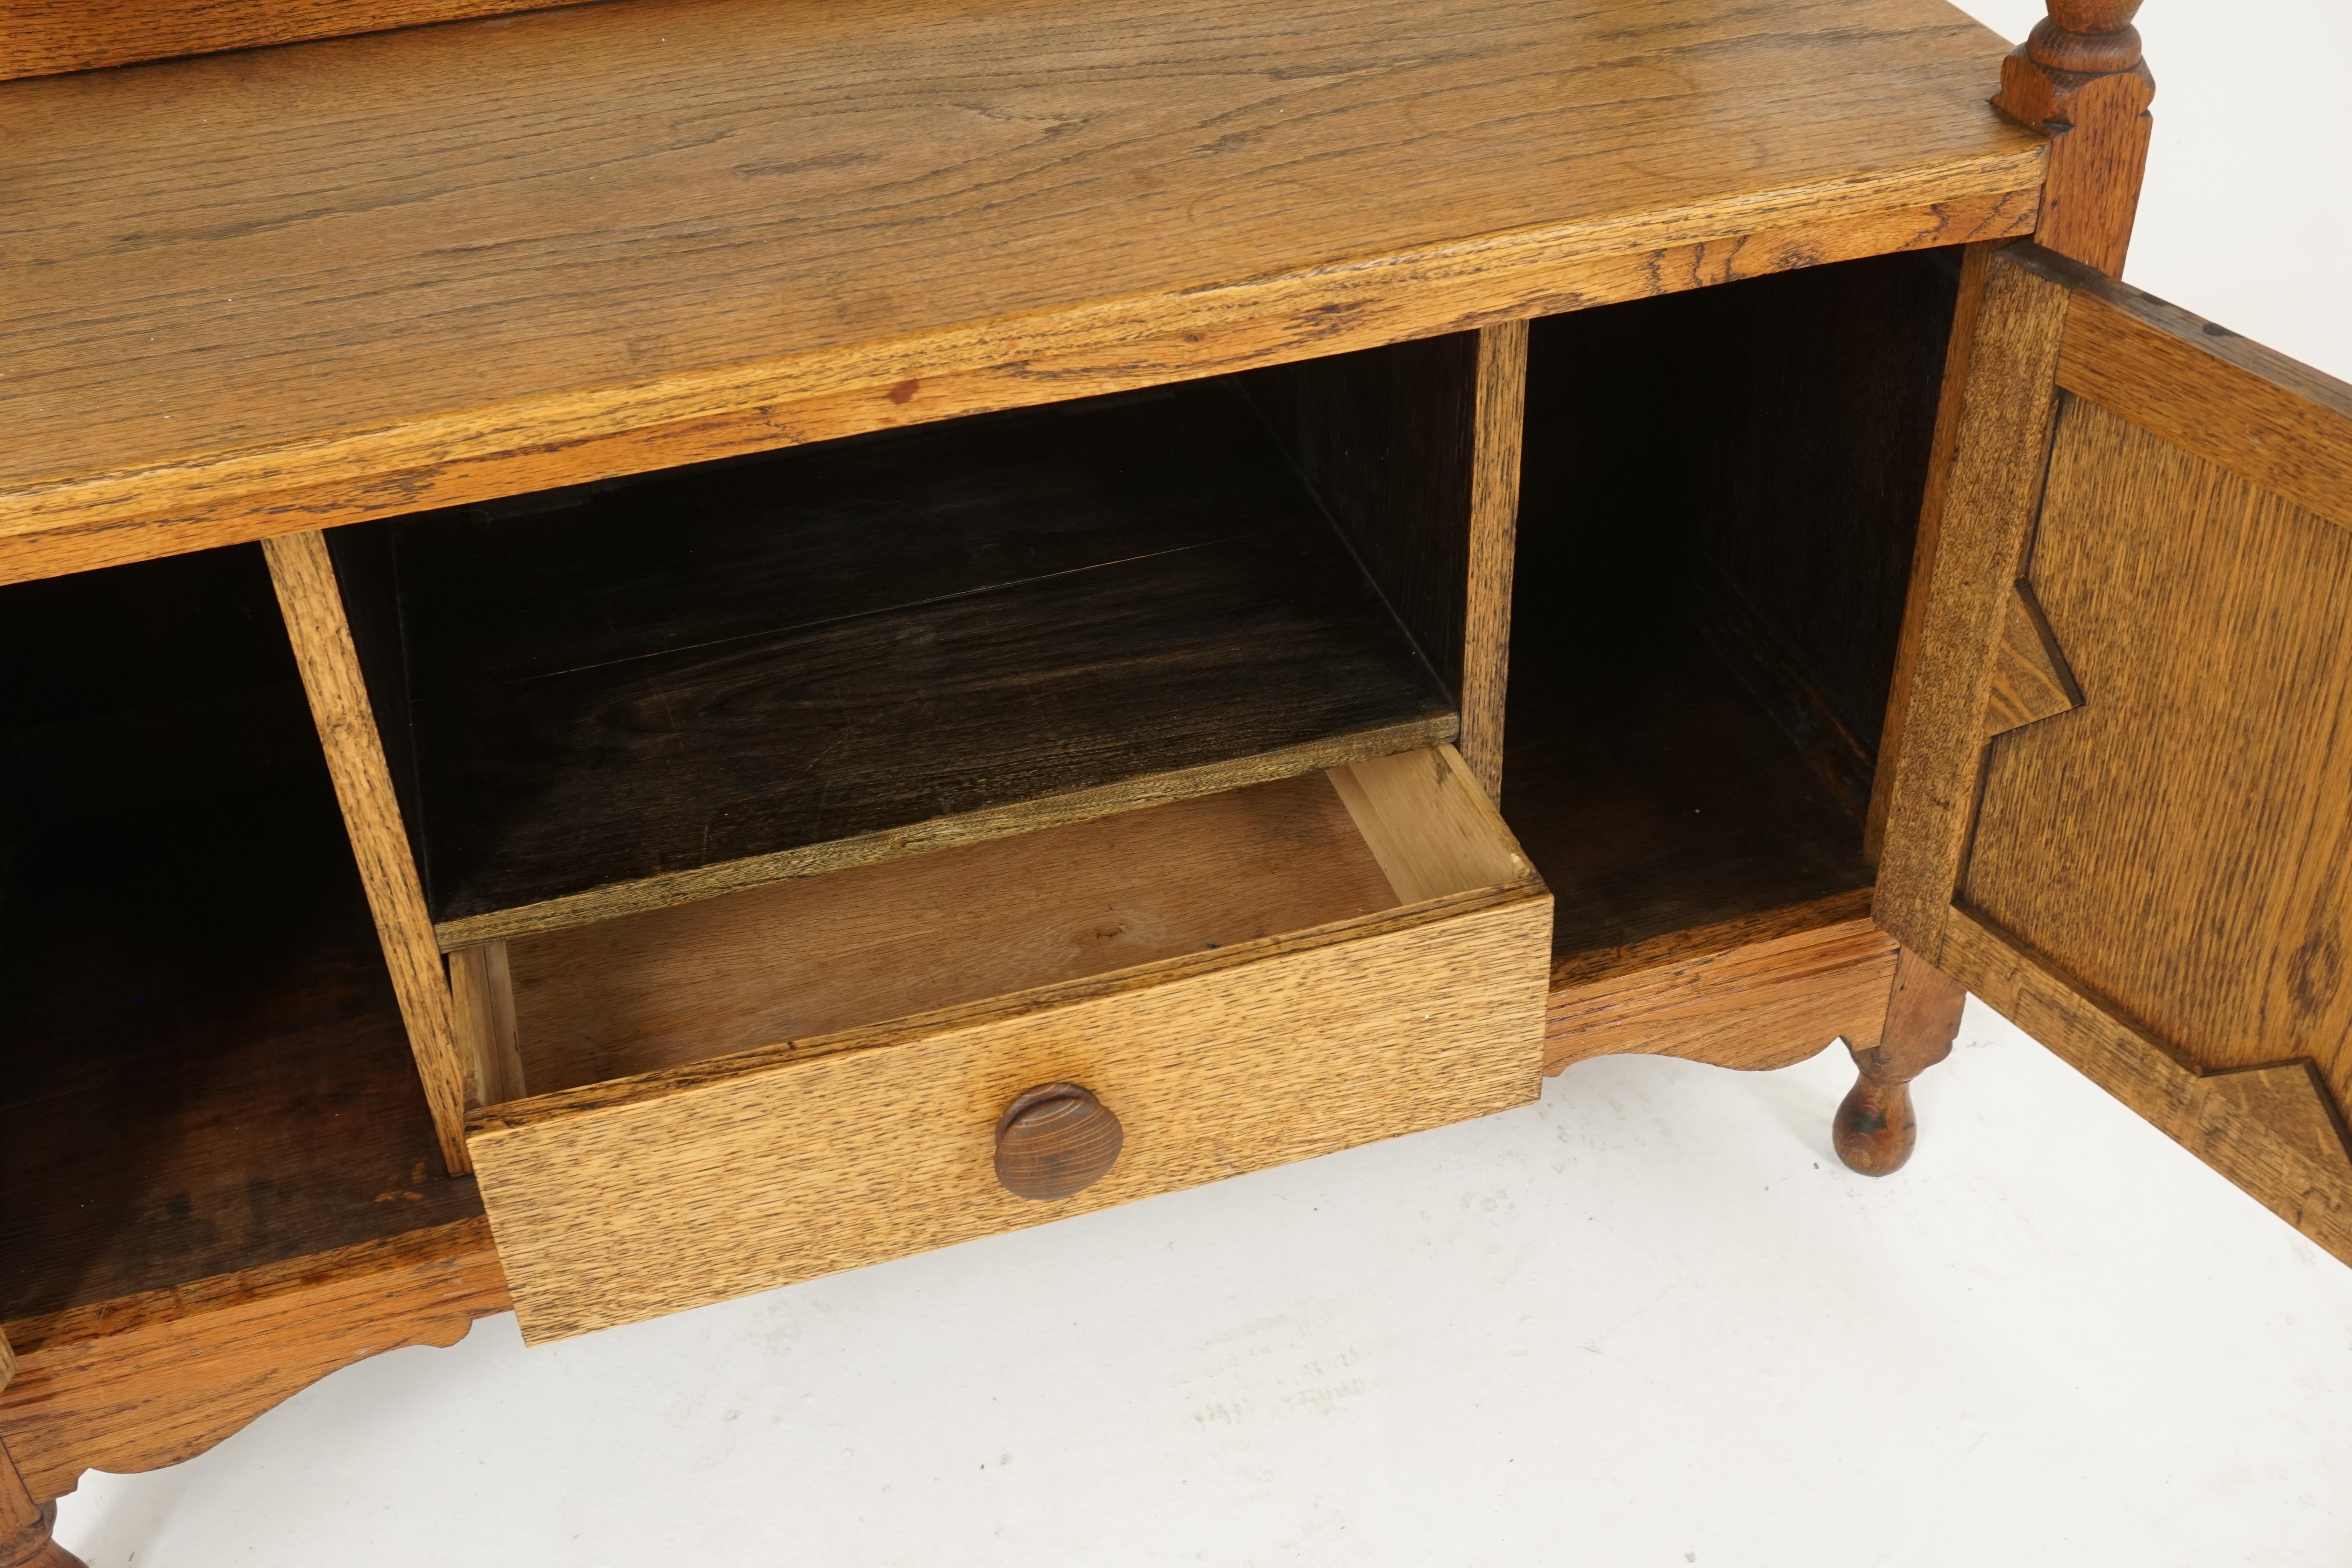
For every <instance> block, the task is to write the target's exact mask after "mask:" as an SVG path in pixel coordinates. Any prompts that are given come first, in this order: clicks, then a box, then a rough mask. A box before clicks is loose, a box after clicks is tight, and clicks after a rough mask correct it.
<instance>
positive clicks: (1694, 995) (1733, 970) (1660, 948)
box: [1544, 892, 1895, 1073]
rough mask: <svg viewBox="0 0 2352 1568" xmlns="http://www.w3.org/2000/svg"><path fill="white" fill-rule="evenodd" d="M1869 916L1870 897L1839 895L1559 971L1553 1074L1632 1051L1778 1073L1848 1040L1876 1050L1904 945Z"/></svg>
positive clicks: (1551, 1015)
mask: <svg viewBox="0 0 2352 1568" xmlns="http://www.w3.org/2000/svg"><path fill="white" fill-rule="evenodd" d="M1868 910H1869V897H1868V895H1867V893H1866V892H1857V893H1846V894H1841V895H1839V896H1837V897H1835V898H1830V899H1822V900H1816V901H1814V902H1812V903H1809V904H1801V905H1794V906H1791V907H1790V908H1789V909H1787V910H1773V911H1769V913H1768V914H1767V915H1765V916H1762V917H1750V918H1748V919H1746V920H1741V921H1727V922H1725V923H1724V924H1722V925H1719V926H1716V927H1712V928H1702V929H1701V930H1699V931H1692V932H1688V933H1680V932H1678V933H1676V934H1675V937H1674V938H1670V939H1667V942H1660V943H1650V944H1645V946H1646V948H1647V951H1646V952H1645V951H1644V949H1643V948H1635V949H1633V950H1631V951H1630V952H1626V953H1624V954H1623V956H1622V960H1621V962H1620V963H1617V964H1614V965H1612V966H1611V967H1610V968H1608V969H1606V970H1604V971H1602V972H1601V973H1599V974H1598V975H1597V976H1593V977H1590V978H1580V979H1570V980H1566V981H1565V982H1564V981H1563V978H1562V968H1555V969H1554V971H1553V977H1552V990H1551V997H1550V1001H1549V1008H1548V1013H1547V1016H1546V1020H1545V1040H1544V1071H1546V1072H1547V1073H1556V1072H1559V1070H1560V1069H1562V1068H1566V1067H1568V1066H1569V1065H1570V1063H1572V1062H1580V1061H1583V1060H1585V1059H1587V1058H1591V1057H1599V1056H1610V1055H1613V1054H1616V1053H1619V1052H1629V1051H1630V1052H1637V1053H1641V1054H1644V1055H1651V1056H1668V1057H1682V1058H1688V1059H1690V1060H1693V1061H1702V1062H1706V1063H1708V1064H1709V1065H1711V1066H1715V1067H1727V1068H1748V1069H1759V1068H1780V1067H1787V1066H1790V1064H1792V1063H1795V1062H1800V1061H1803V1060H1804V1059H1805V1058H1808V1057H1811V1056H1813V1055H1814V1054H1816V1053H1817V1052H1819V1051H1820V1050H1821V1049H1822V1047H1824V1046H1827V1045H1828V1044H1829V1043H1830V1042H1831V1041H1832V1040H1834V1039H1838V1038H1840V1037H1843V1038H1844V1039H1845V1040H1847V1041H1848V1042H1850V1043H1852V1042H1868V1041H1871V1040H1873V1039H1874V1038H1875V1037H1876V1032H1877V1027H1878V1024H1879V1022H1880V1019H1881V1016H1882V1015H1884V1013H1885V1010H1886V991H1887V986H1888V984H1889V983H1890V982H1891V981H1892V980H1893V978H1894V973H1895V940H1894V938H1892V937H1890V936H1888V935H1887V934H1886V933H1885V931H1880V930H1879V929H1878V928H1877V926H1875V925H1874V924H1873V923H1872V922H1871V920H1870V916H1869V914H1868ZM1563 967H1564V966H1563Z"/></svg>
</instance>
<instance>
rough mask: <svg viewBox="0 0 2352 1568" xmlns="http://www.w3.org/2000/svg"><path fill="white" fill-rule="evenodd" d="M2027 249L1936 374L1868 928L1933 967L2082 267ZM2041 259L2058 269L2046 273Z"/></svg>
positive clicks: (2004, 255) (1984, 296) (1971, 811)
mask: <svg viewBox="0 0 2352 1568" xmlns="http://www.w3.org/2000/svg"><path fill="white" fill-rule="evenodd" d="M2024 249H2025V247H2019V248H2018V249H2017V250H2011V251H2002V252H2000V253H1999V254H1996V255H1994V256H1992V257H1990V258H1987V259H1985V260H1984V261H1983V263H1982V265H1983V267H1984V275H1983V281H1982V285H1981V288H1980V289H1971V297H1969V298H1968V299H1966V300H1964V303H1963V309H1962V310H1961V324H1962V326H1963V327H1964V329H1965V331H1966V334H1967V335H1966V337H1965V339H1964V340H1963V341H1961V342H1958V343H1956V344H1955V346H1954V349H1953V355H1952V363H1951V366H1950V369H1949V371H1948V374H1947V378H1946V394H1945V395H1946V399H1947V404H1946V406H1947V408H1948V409H1955V407H1956V411H1954V412H1951V413H1950V414H1949V415H1948V418H1949V421H1950V427H1949V429H1948V430H1947V431H1941V432H1939V433H1938V438H1937V462H1938V465H1939V468H1938V471H1937V473H1935V474H1934V475H1933V476H1931V478H1930V479H1929V481H1928V483H1929V489H1928V494H1929V497H1930V500H1929V502H1928V508H1929V510H1927V511H1926V512H1925V513H1924V514H1923V519H1922V521H1923V528H1922V532H1921V537H1920V541H1919V556H1918V560H1917V563H1916V565H1915V566H1914V567H1913V571H1914V573H1915V574H1919V575H1921V576H1924V577H1925V578H1926V579H1927V587H1926V589H1925V590H1924V591H1915V592H1914V593H1913V595H1912V596H1911V603H1910V607H1909V610H1908V612H1907V616H1908V620H1909V624H1908V625H1906V627H1905V630H1904V642H1905V645H1906V647H1907V648H1908V649H1909V650H1910V652H1911V657H1912V662H1911V668H1910V671H1909V679H1908V681H1907V683H1906V684H1905V685H1902V686H1898V687H1897V688H1896V692H1897V701H1898V702H1900V703H1901V705H1902V707H1901V710H1900V713H1899V721H1900V726H1901V736H1900V741H1901V750H1900V751H1899V752H1897V753H1896V754H1895V756H1894V757H1893V758H1892V759H1891V762H1892V764H1893V767H1894V770H1895V777H1894V780H1893V782H1892V783H1891V784H1889V785H1888V786H1887V787H1886V789H1885V801H1886V803H1887V804H1886V809H1885V844H1884V846H1883V849H1882V853H1881V855H1880V858H1879V868H1878V883H1877V889H1878V891H1877V896H1876V898H1875V900H1874V901H1873V903H1872V906H1871V909H1872V913H1873V915H1874V917H1875V918H1876V920H1877V921H1878V923H1879V924H1880V925H1882V926H1884V927H1885V928H1886V930H1887V931H1891V932H1893V933H1894V935H1895V940H1896V941H1898V942H1902V943H1903V944H1904V945H1905V946H1906V947H1915V948H1917V949H1918V950H1919V951H1920V952H1924V953H1926V954H1927V955H1928V958H1929V961H1930V962H1933V961H1934V958H1935V955H1936V953H1937V952H1938V951H1939V950H1940V949H1941V947H1942V945H1943V927H1944V921H1945V918H1946V915H1947V913H1948V910H1949V909H1950V907H1951V893H1952V889H1953V888H1954V887H1955V886H1957V885H1958V880H1959V874H1960V863H1961V860H1962V858H1963V857H1964V856H1965V854H1966V852H1967V846H1968V836H1969V825H1970V823H1971V822H1972V820H1973V819H1974V816H1975V815H1976V803H1977V784H1978V781H1979V778H1980V777H1981V776H1982V763H1983V755H1984V739H1983V731H1984V713H1985V706H1986V703H1987V701H1988V700H1989V699H1990V693H1991V689H1992V679H1993V669H1994V666H1995V655H1996V653H1997V652H1998V650H1999V648H2000V638H2001V634H2002V631H2003V630H2004V628H2005V627H2006V626H2007V624H2008V615H2009V606H2010V602H2011V598H2012V597H2013V595H2014V594H2015V584H2016V583H2017V580H2018V577H2019V575H2020V574H2021V570H2022V567H2023V562H2024V555H2025V551H2026V546H2027V542H2028V540H2029V537H2030V535H2031V533H2032V526H2033V519H2034V516H2035V513H2036V512H2037V511H2038V510H2039V509H2040V507H2041V505H2042V479H2043V476H2044V471H2045V468H2046V460H2047V454H2048V451H2049V442H2050V434H2051V430H2052V428H2053V424H2054V422H2055V420H2056V418H2057V405H2058V390H2057V372H2058V354H2059V346H2060V344H2061V342H2063V338H2064V334H2065V329H2066V316H2067V310H2068V307H2069V303H2070V300H2071V298H2072V297H2071V296H2070V294H2069V293H2068V291H2067V283H2066V281H2065V279H2068V278H2072V277H2074V276H2077V275H2079V269H2074V270H2073V271H2068V270H2066V268H2067V266H2068V264H2066V263H2064V262H2063V260H2062V259H2061V258H2054V257H2050V256H2048V255H2047V254H2046V253H2033V254H2031V255H2027V254H2024V253H2023V252H2024ZM2051 263H2056V266H2055V268H2053V266H2052V265H2050V264H2051Z"/></svg>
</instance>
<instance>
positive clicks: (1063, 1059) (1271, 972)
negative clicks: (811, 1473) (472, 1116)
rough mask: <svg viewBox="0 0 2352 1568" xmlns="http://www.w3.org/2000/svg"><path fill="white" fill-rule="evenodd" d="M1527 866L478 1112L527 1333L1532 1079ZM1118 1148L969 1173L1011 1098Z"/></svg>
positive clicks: (784, 1278)
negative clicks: (1017, 1184)
mask: <svg viewBox="0 0 2352 1568" xmlns="http://www.w3.org/2000/svg"><path fill="white" fill-rule="evenodd" d="M1549 912H1550V910H1549V898H1548V896H1547V895H1545V894H1544V893H1543V892H1542V891H1541V890H1540V884H1537V885H1534V886H1532V887H1530V886H1528V885H1522V886H1520V887H1517V888H1512V889H1487V890H1480V891H1476V892H1472V893H1465V894H1458V895H1455V896H1454V898H1452V899H1448V900H1437V901H1433V902H1432V903H1428V904H1423V905H1420V906H1416V908H1415V910H1407V911H1400V912H1398V913H1395V914H1390V915H1385V916H1373V917H1369V918H1367V919H1364V920H1361V921H1353V922H1348V923H1345V924H1342V925H1339V926H1336V927H1328V928H1325V929H1324V930H1323V931H1318V932H1314V933H1309V934H1307V935H1303V936H1299V937H1290V938H1270V939H1267V940H1266V941H1265V942H1253V943H1247V944H1244V945H1243V946H1240V947H1237V948H1229V949H1224V950H1222V951H1220V952H1213V953H1207V954H1202V955H1198V956H1196V957H1194V958H1192V959H1185V960H1175V961H1171V962H1170V963H1167V964H1165V965H1160V966H1154V967H1152V968H1150V969H1146V970H1143V971H1130V972H1128V973H1125V974H1123V975H1118V976H1113V977H1110V978H1108V979H1099V980H1087V981H1080V982H1076V983H1074V984H1069V985H1065V986H1056V987H1049V988H1046V989H1045V990H1043V991H1040V992H1033V993H1029V994H1025V995H1024V996H1021V997H1019V998H1014V999H1011V1000H1008V1001H1003V1002H994V1003H984V1004H981V1005H976V1006H973V1007H970V1008H964V1009H960V1010H953V1011H950V1012H949V1013H947V1014H945V1015H933V1016H929V1017H927V1018H922V1019H917V1020H910V1021H908V1022H906V1023H902V1024H898V1025H894V1026H885V1027H881V1028H877V1029H868V1030H861V1031H852V1032H849V1033H848V1034H845V1035H842V1036H835V1037H832V1038H831V1039H830V1040H827V1041H822V1042H810V1046H811V1047H822V1048H821V1053H820V1054H814V1055H813V1056H806V1057H803V1052H802V1050H801V1049H799V1048H796V1047H778V1048H775V1049H773V1050H771V1051H765V1052H746V1053H741V1054H739V1055H737V1056H735V1057H731V1058H725V1059H724V1060H722V1061H719V1062H714V1063H708V1064H702V1065H701V1066H700V1067H698V1068H680V1069H674V1070H673V1071H672V1072H670V1073H667V1074H648V1075H645V1076H644V1077H641V1078H638V1079H623V1080H620V1081H618V1082H614V1083H610V1084H603V1085H597V1086H593V1088H591V1089H582V1090H577V1091H573V1092H572V1094H569V1095H553V1096H542V1097H539V1098H536V1099H533V1100H524V1101H521V1102H520V1103H518V1104H515V1105H510V1106H505V1107H500V1108H498V1109H497V1110H494V1111H488V1112H483V1113H481V1114H479V1115H478V1117H477V1118H476V1120H475V1121H474V1123H473V1126H472V1129H471V1135H472V1140H473V1144H474V1157H475V1165H476V1169H477V1171H478V1173H479V1174H480V1178H481V1181H482V1184H483V1198H484V1204H485V1206H486V1207H487V1208H488V1212H489V1215H490V1216H491V1226H492V1227H493V1229H494V1231H495V1232H496V1234H497V1236H498V1237H499V1256H500V1258H501V1259H502V1260H503V1262H504V1264H505V1266H506V1270H507V1275H508V1279H509V1282H510V1284H511V1285H512V1287H513V1289H514V1295H515V1308H516V1313H517V1316H518V1317H519V1318H520V1320H521V1322H522V1327H523V1334H524V1338H525V1340H526V1341H527V1342H531V1343H542V1342H547V1341H549V1340H553V1339H561V1338H563V1337H566V1336H568V1335H572V1334H576V1333H584V1332H587V1331H590V1330H592V1329H596V1328H602V1327H606V1326H610V1325H612V1324H614V1323H621V1322H628V1321H635V1320H637V1319H640V1318H646V1317H651V1316H655V1315H657V1314H660V1313H664V1312H671V1311H677V1310H683V1309H685V1308H688V1307H691V1306H697V1305H700V1304H702V1303H705V1302H709V1301H715V1300H724V1299H726V1298H728V1297H730V1296H735V1295H740V1294H742V1293H745V1292H747V1291H751V1290H758V1289H771V1288H772V1287H774V1286H777V1285H782V1284H786V1283H790V1282H792V1281H793V1280H796V1279H808V1278H811V1277H813V1276H814V1275H818V1274H824V1273H828V1272H832V1271H834V1270H837V1269H842V1268H855V1267H857V1266H859V1265H861V1264H865V1263H871V1262H877V1261H880V1260H882V1259H884V1258H895V1257H899V1256H903V1255H904V1254H907V1253H909V1252H915V1251H920V1250H924V1249H926V1248H929V1247H944V1246H948V1245H950V1244H951V1243H953V1242H957V1241H962V1240H967V1239H970V1238H972V1237H980V1236H985V1235H990V1234H992V1233H995V1232H998V1231H1003V1230H1009V1229H1013V1228H1017V1227H1020V1226H1028V1225H1034V1224H1038V1223H1041V1222H1043V1221H1045V1220H1049V1219H1055V1218H1060V1217H1063V1216H1065V1215H1071V1214H1078V1213H1085V1212H1087V1211H1089V1210H1092V1209H1096V1208H1101V1207H1107V1206H1109V1205H1114V1204H1119V1203H1126V1202H1131V1201H1133V1200H1135V1199H1137V1198H1140V1197H1146V1196H1150V1195H1151V1194H1156V1193H1161V1192H1167V1191H1171V1190H1173V1189H1175V1188H1179V1187H1185V1186H1192V1185H1196V1184H1200V1183H1202V1182H1209V1181H1215V1180H1219V1179H1222V1178H1223V1177H1225V1176H1231V1175H1238V1174H1241V1173H1244V1172H1245V1171H1252V1170H1258V1169H1263V1168H1265V1167H1267V1166H1271V1165H1276V1164H1280V1163H1286V1162H1288V1161H1292V1160H1301V1159H1306V1158H1308V1157H1310V1156H1312V1155H1315V1154H1321V1153H1328V1152H1331V1151H1333V1150H1336V1149H1342V1148H1346V1147H1349V1146H1350V1145H1351V1144H1355V1143H1361V1142H1370V1141H1372V1140H1375V1139H1381V1138H1389V1137H1394V1136H1397V1135H1399V1134H1401V1133H1404V1132H1410V1131H1420V1130H1422V1129H1423V1128H1427V1127H1434V1126H1438V1125H1442V1124H1444V1123H1446V1122H1451V1121H1461V1120H1463V1119H1465V1118H1466V1117H1471V1116H1477V1115H1483V1114H1486V1112H1489V1111H1493V1110H1503V1109H1505V1108H1507V1107H1509V1106H1512V1105H1518V1104H1524V1103H1526V1102H1527V1101H1528V1100H1533V1099H1535V1098H1536V1094H1537V1089H1538V1084H1539V1082H1540V1076H1541V1037H1542V999H1543V969H1544V950H1545V946H1546V940H1547V935H1548V930H1549ZM1055 1081H1068V1082H1077V1083H1083V1084H1085V1085H1086V1086H1087V1088H1088V1089H1092V1090H1093V1091H1094V1092H1095V1093H1097V1095H1099V1096H1100V1097H1101V1099H1102V1100H1103V1102H1104V1103H1105V1104H1107V1105H1110V1106H1112V1107H1114V1108H1116V1109H1117V1110H1118V1116H1119V1119H1120V1121H1121V1122H1122V1123H1123V1124H1124V1126H1125V1129H1126V1144H1125V1149H1124V1151H1123V1152H1122V1154H1121V1156H1120V1159H1119V1162H1118V1165H1117V1166H1115V1167H1114V1168H1113V1169H1112V1171H1111V1172H1110V1173H1109V1174H1108V1175H1107V1176H1105V1177H1104V1178H1103V1179H1102V1180H1101V1181H1099V1182H1097V1183H1096V1184H1094V1185H1092V1186H1090V1187H1088V1188H1087V1189H1086V1190H1085V1191H1084V1192H1082V1193H1080V1194H1077V1195H1076V1197H1073V1198H1070V1199H1067V1200H1066V1201H1064V1202H1062V1203H1058V1204H1039V1203H1034V1202H1032V1201H1030V1200H1025V1199H1022V1198H1017V1197H1014V1196H1013V1194H1009V1193H1006V1192H1005V1191H1004V1190H1003V1188H1002V1187H1000V1186H999V1185H998V1184H997V1182H996V1178H995V1175H994V1173H993V1172H992V1168H991V1155H992V1142H993V1130H994V1127H995V1124H996V1121H997V1118H998V1116H999V1115H1000V1114H1001V1113H1002V1111H1003V1108H1004V1107H1005V1106H1006V1105H1007V1104H1009V1103H1010V1102H1011V1101H1012V1100H1013V1098H1014V1097H1015V1096H1016V1095H1018V1094H1019V1093H1020V1092H1021V1091H1022V1090H1024V1089H1027V1088H1028V1087H1030V1086H1032V1085H1034V1084H1038V1083H1045V1082H1055Z"/></svg>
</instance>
